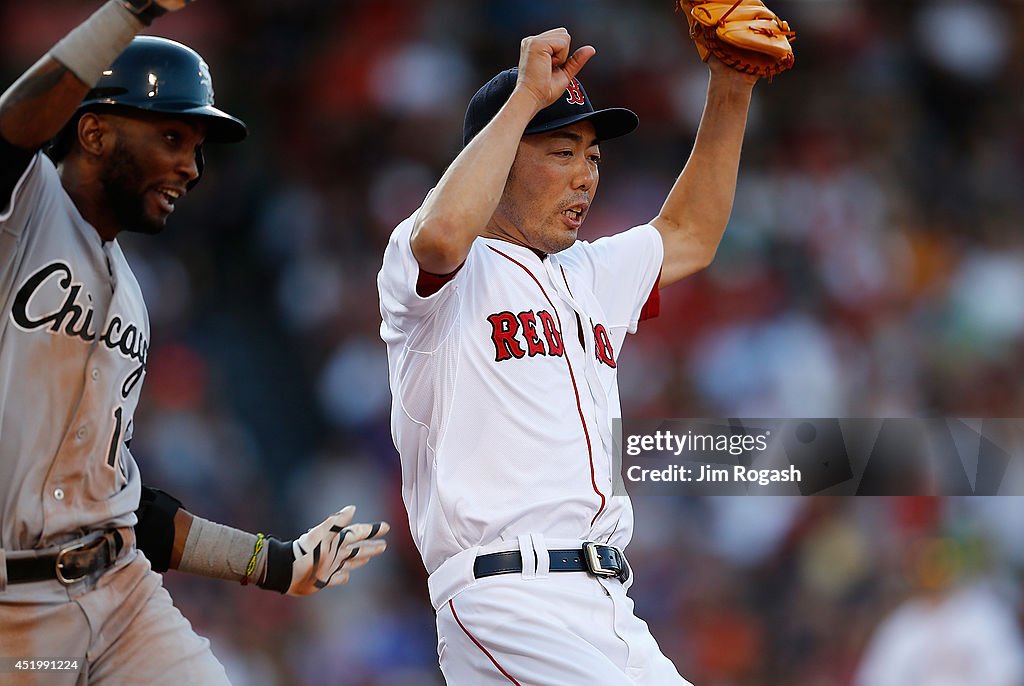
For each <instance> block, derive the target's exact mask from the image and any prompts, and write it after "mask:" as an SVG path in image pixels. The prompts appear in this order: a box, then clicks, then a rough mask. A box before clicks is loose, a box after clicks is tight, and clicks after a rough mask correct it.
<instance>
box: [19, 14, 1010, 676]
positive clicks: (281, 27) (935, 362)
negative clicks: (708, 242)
mask: <svg viewBox="0 0 1024 686" xmlns="http://www.w3.org/2000/svg"><path fill="white" fill-rule="evenodd" d="M98 4H99V2H98V0H97V1H93V0H47V1H46V2H28V1H25V0H17V1H14V0H10V1H7V2H3V3H0V35H2V40H0V75H2V77H3V79H4V83H10V82H12V81H13V80H14V79H15V78H16V77H17V76H18V75H19V74H20V73H21V72H22V71H23V70H24V69H25V68H27V67H28V66H29V65H31V64H32V63H33V62H34V61H35V60H36V59H37V58H38V56H39V55H41V54H42V53H43V52H44V51H45V50H46V49H47V48H48V47H49V46H50V45H51V44H52V43H53V42H55V41H56V40H57V39H58V38H59V37H60V36H61V35H63V34H64V33H65V32H66V31H68V30H69V29H70V28H72V27H73V26H74V25H75V24H76V23H77V22H78V21H80V20H81V19H83V18H85V16H87V15H88V13H89V12H91V11H92V10H93V9H94V8H95V7H97V6H98ZM769 4H770V5H771V6H772V8H773V9H775V10H776V11H777V12H778V13H779V14H780V16H782V17H783V18H785V19H787V20H789V22H790V23H791V25H792V26H793V27H794V28H795V29H796V30H797V33H798V39H797V42H796V44H795V46H794V47H795V49H796V54H797V63H796V67H795V69H794V70H793V71H792V72H790V73H786V74H784V75H782V76H780V77H777V78H776V80H775V82H774V83H771V84H767V83H764V84H760V85H759V86H758V87H757V90H756V91H755V102H754V107H753V111H752V113H751V121H750V125H749V129H748V135H747V143H746V145H745V148H744V159H743V162H742V164H741V169H740V181H739V191H738V194H737V202H736V207H735V211H734V213H733V217H732V221H731V224H730V227H729V230H728V231H727V234H726V237H725V240H724V243H723V245H722V247H721V250H720V251H719V256H718V259H717V260H716V262H715V263H714V265H713V266H712V267H711V268H710V269H709V270H707V271H706V272H705V273H703V274H701V275H698V276H696V277H694V278H692V279H690V280H689V281H688V282H685V283H684V284H681V285H679V286H676V287H674V288H672V289H669V290H667V291H665V292H664V293H663V306H662V315H661V318H660V319H659V320H656V321H655V322H653V323H651V324H649V325H645V326H642V327H641V330H640V334H639V335H638V336H635V337H632V340H630V341H629V344H628V345H627V346H626V348H625V349H624V351H623V352H622V355H621V358H620V371H621V373H620V384H621V389H622V396H623V397H622V402H623V407H624V409H625V413H626V414H627V415H628V416H635V417H702V416H703V417H791V416H792V417H801V416H864V417H874V416H877V417H881V416H891V417H896V416H929V415H930V416H961V417H968V416H973V417H1014V416H1016V417H1021V416H1024V383H1022V378H1024V337H1022V336H1024V233H1022V228H1024V194H1022V192H1021V189H1024V127H1022V126H1021V122H1022V121H1024V3H1020V2H1016V1H1015V0H948V1H947V0H928V1H925V0H901V1H900V2H886V1H883V0H773V1H772V2H770V3H769ZM559 25H565V26H567V27H568V28H569V30H570V32H571V33H572V34H573V36H574V37H575V39H576V42H577V44H582V43H584V42H586V43H592V44H593V45H595V46H596V47H597V49H598V54H597V56H596V57H595V58H594V59H593V60H592V61H591V62H590V64H589V65H588V66H587V67H586V69H585V70H584V72H583V74H582V81H583V83H584V84H585V86H586V88H587V90H588V92H589V94H590V95H591V97H592V98H593V99H594V100H595V102H596V103H597V105H598V106H599V107H600V106H611V105H622V106H627V107H630V108H632V109H634V110H635V111H636V112H637V113H638V114H639V115H640V120H641V126H640V129H639V130H638V131H637V132H636V133H635V134H633V135H631V136H629V137H628V138H625V139H622V140H621V141H614V142H611V143H609V144H608V145H606V146H605V147H604V150H603V153H604V162H603V165H604V166H603V174H602V183H601V188H600V192H599V193H598V195H597V201H596V204H595V206H594V208H593V210H592V212H591V216H590V218H589V220H588V222H587V225H586V226H585V227H584V232H583V233H584V236H585V237H588V238H594V237H597V236H600V235H604V234H608V233H614V232H616V231H619V230H621V229H623V228H626V227H628V226H632V225H634V224H639V223H643V222H644V221H646V220H647V219H649V218H650V217H651V216H653V215H654V213H655V212H656V211H657V209H658V207H659V204H660V200H661V199H662V198H663V197H664V195H665V193H666V192H667V190H668V188H669V186H670V185H671V183H672V181H673V179H674V177H675V175H676V174H677V173H678V171H679V169H680V168H681V165H682V163H683V162H684V161H685V158H686V156H687V154H688V152H689V150H690V147H691V146H692V142H693V134H694V132H695V129H696V124H697V119H698V117H699V115H700V108H701V105H702V103H703V89H704V87H705V84H706V69H705V67H704V66H703V65H701V64H700V62H699V61H698V59H697V57H696V54H695V52H694V50H693V48H692V46H691V45H690V43H689V41H688V40H687V37H686V35H685V31H684V29H683V27H684V26H685V22H684V21H683V20H682V17H680V16H678V15H673V13H672V2H671V1H669V0H657V1H655V0H643V1H635V2H628V3H624V2H613V1H612V0H562V1H560V2H546V1H542V0H494V1H471V0H420V1H418V2H411V1H406V0H372V1H371V0H329V1H327V2H324V1H323V0H317V1H313V0H246V1H242V0H202V2H199V3H197V4H196V5H195V6H194V7H190V8H189V10H188V11H186V12H181V13H178V14H175V15H172V16H168V17H166V18H164V19H162V20H161V21H160V22H159V23H158V24H156V25H155V26H154V31H153V32H154V33H157V34H159V35H165V36H168V37H171V38H175V39H178V40H181V41H183V42H185V43H188V44H189V45H191V46H192V47H195V48H196V49H197V50H199V52H201V53H202V54H203V55H204V56H205V57H206V59H207V61H208V62H209V63H210V65H211V68H212V70H213V75H214V82H215V84H216V87H217V96H218V104H220V105H221V106H222V107H224V108H225V109H227V110H228V111H230V112H232V113H235V114H237V115H238V116H240V117H241V118H242V119H244V120H245V121H246V122H247V123H248V124H249V127H250V131H251V134H250V138H249V140H248V141H247V142H246V143H245V144H243V145H242V146H237V147H233V148H231V149H224V150H217V149H214V148H211V149H208V150H207V169H206V175H205V177H204V179H203V182H202V184H201V185H200V186H199V187H198V189H197V190H196V191H195V192H194V193H193V194H192V195H191V196H190V197H189V198H188V199H187V200H186V201H184V202H182V203H180V204H179V207H178V210H177V211H176V213H175V216H174V217H173V218H172V220H171V222H170V228H169V229H168V230H167V231H166V232H165V233H164V234H163V235H161V236H160V237H158V238H155V239H150V238H137V237H126V238H124V239H123V241H122V244H123V245H124V246H125V249H126V252H128V253H129V260H130V262H131V264H132V265H133V267H134V269H135V271H136V274H137V275H138V277H139V280H140V283H141V284H142V286H143V290H144V292H145V294H146V297H147V301H148V303H149V307H150V317H151V320H152V327H153V341H152V343H153V346H152V349H151V354H150V360H149V373H148V378H147V381H146V385H145V389H144V392H143V400H142V404H141V406H140V411H139V413H138V415H137V417H136V421H137V426H136V427H135V431H134V435H135V438H134V439H133V443H132V450H133V452H134V454H135V456H136V459H137V460H138V462H139V464H140V466H141V468H142V470H143V474H144V475H146V477H147V481H148V482H150V483H152V484H156V485H160V486H162V487H164V488H166V489H167V490H169V491H171V492H172V493H175V494H176V495H178V496H179V497H180V498H181V499H182V500H183V501H184V502H185V504H186V506H188V507H189V508H190V509H191V510H193V511H195V512H196V513H198V514H200V515H204V516H208V517H210V518H213V519H218V520H220V521H226V522H231V523H234V524H236V525H239V526H241V527H244V528H248V529H250V530H259V531H264V532H266V533H272V534H276V535H279V536H283V537H291V536H293V535H296V534H297V533H298V532H300V531H302V530H304V529H305V528H306V527H308V526H311V525H312V524H314V523H316V522H319V521H320V520H321V519H322V518H323V516H324V515H326V514H327V513H328V512H331V511H334V510H336V509H338V508H339V507H340V506H342V505H344V504H347V503H354V504H356V505H358V506H359V508H360V509H359V515H358V516H359V518H360V519H362V520H364V521H366V520H368V519H380V518H387V519H388V520H390V521H391V522H392V524H393V525H394V531H393V533H392V534H391V536H390V539H391V549H390V551H389V553H388V554H387V555H385V556H384V557H383V558H381V559H379V560H377V561H375V562H374V563H373V564H372V565H371V566H370V567H368V568H367V569H365V570H363V571H361V572H359V573H357V574H356V575H355V577H354V578H353V581H352V582H351V583H350V585H349V586H348V587H347V588H345V589H343V590H341V591H340V592H328V593H322V594H319V595H317V596H315V597H314V598H311V599H306V600H294V599H287V598H283V597H278V596H276V595H272V594H269V593H265V592H260V591H254V590H252V589H242V588H236V587H234V586H230V585H226V584H224V583H221V582H213V581H206V580H197V579H192V578H184V577H183V576H181V575H174V574H169V575H167V576H166V577H165V579H166V582H167V584H168V586H169V587H170V588H171V590H172V593H173V595H174V597H175V599H176V602H177V604H178V606H179V607H180V608H181V609H182V611H183V612H184V614H185V615H186V616H187V617H189V618H190V619H191V620H192V622H193V624H194V625H195V626H196V627H197V629H198V630H199V631H200V633H203V634H205V635H208V636H209V637H210V638H211V640H212V642H213V644H214V650H215V652H216V654H217V655H218V656H219V657H220V658H221V659H222V660H223V661H224V662H225V663H226V665H227V667H228V671H229V674H231V675H232V677H233V679H234V680H235V683H237V684H239V685H240V686H242V685H245V684H251V685H253V686H278V685H281V686H283V685H302V686H314V685H316V686H331V685H334V684H337V685H339V686H382V685H388V686H427V685H437V684H440V683H441V679H440V675H439V672H438V670H437V667H436V659H437V656H436V651H435V634H434V628H433V613H432V611H431V609H430V606H429V602H428V601H427V598H426V593H425V574H424V572H423V569H422V565H421V563H420V561H419V557H418V555H417V553H416V551H415V550H414V548H413V546H412V544H411V542H410V540H409V537H408V531H407V525H406V517H405V512H404V509H403V507H402V504H401V497H400V475H399V470H398V458H397V455H396V454H395V451H394V448H393V445H392V443H391V439H390V433H389V417H388V413H389V402H390V394H389V390H388V385H387V361H386V356H385V348H384V345H383V343H382V342H381V341H380V339H379V336H378V327H379V322H380V319H379V312H378V308H377V299H376V288H375V276H376V272H377V270H378V269H379V266H380V261H381V255H382V252H383V249H384V245H385V243H386V240H387V236H388V235H389V233H390V231H391V230H392V228H393V227H394V226H395V225H396V224H397V223H398V222H399V221H401V220H402V219H404V218H405V217H406V216H407V215H408V214H410V213H411V212H412V211H413V210H414V209H415V208H416V207H417V206H418V205H419V203H420V202H421V200H422V199H423V197H424V195H425V194H426V192H427V191H428V190H429V189H430V188H431V186H432V185H433V183H434V182H435V181H436V179H437V178H438V177H439V176H440V174H441V172H442V171H443V169H444V168H445V166H446V165H447V163H448V162H449V161H450V160H451V159H452V158H453V157H454V155H455V154H456V153H457V152H458V149H459V144H460V140H461V128H462V127H461V121H462V113H463V110H464V107H465V104H466V103H467V101H468V99H469V97H470V96H471V95H472V93H473V92H474V91H475V90H476V88H477V87H478V85H479V84H480V83H482V82H483V81H484V80H486V79H487V78H489V77H490V76H491V75H492V74H493V73H494V72H496V71H498V70H499V69H502V68H505V67H507V66H511V65H512V64H513V63H514V62H515V61H516V59H517V54H518V45H519V39H520V38H521V37H522V36H524V35H527V34H530V33H535V32H538V31H541V30H543V29H546V28H550V27H552V26H559ZM1017 457H1018V458H1020V457H1021V456H1020V455H1018V456H1017ZM467 468H471V467H467ZM635 507H636V510H637V522H638V525H637V530H636V535H635V537H634V543H633V544H632V545H631V546H630V549H629V552H630V553H631V560H632V562H633V564H634V566H635V568H636V569H637V570H638V574H637V578H638V580H637V583H636V585H635V586H634V587H633V591H632V595H633V597H634V598H635V600H636V603H637V605H638V614H639V615H640V616H641V617H645V618H647V619H648V621H649V623H650V624H651V625H652V629H653V632H654V635H655V636H656V637H657V638H658V639H659V641H660V642H661V644H662V646H663V648H664V650H665V652H666V653H667V654H668V655H670V656H671V657H673V658H674V659H675V660H676V663H677V665H678V666H679V668H680V671H681V672H682V673H683V674H685V675H686V676H687V677H688V678H689V679H690V680H691V681H693V682H694V683H695V684H698V685H699V686H741V685H742V686H782V685H783V684H785V685H787V686H788V685H792V684H800V685H803V686H831V685H841V684H857V686H888V684H890V683H892V684H912V683H916V684H918V685H919V686H929V685H938V684H943V685H947V684H948V685H950V686H952V685H959V686H1021V684H1024V666H1022V664H1021V662H1022V660H1024V658H1022V655H1024V647H1022V644H1021V638H1020V629H1019V616H1020V609H1021V607H1022V604H1021V598H1020V596H1019V588H1018V587H1019V581H1020V577H1021V572H1022V571H1024V536H1021V535H1020V531H1019V526H1015V523H1019V522H1021V521H1024V518H1022V516H1024V503H1021V502H1020V501H1019V499H1016V498H993V499H971V498H955V499H954V498H948V499H930V498H890V499H878V498H744V497H723V498H696V499H684V498H664V497H660V498H659V497H647V498H638V499H636V501H635ZM907 601H910V602H912V603H916V604H913V605H903V603H905V602H907ZM950 603H951V604H952V605H951V606H950V607H952V608H954V609H949V610H946V611H945V614H943V610H942V608H943V607H945V606H946V604H950ZM956 603H959V605H956ZM901 606H902V609H901V610H898V609H897V608H900V607H901ZM894 612H895V614H893V613H894ZM901 613H902V614H901ZM887 617H889V618H890V619H891V621H890V623H889V624H886V625H885V628H884V630H885V631H887V632H889V633H888V634H885V636H886V637H887V638H886V639H885V640H884V641H882V642H881V643H882V644H883V645H885V646H892V645H902V643H901V641H903V642H905V643H907V646H908V647H907V648H906V650H903V651H902V652H900V651H894V650H889V651H888V654H882V653H884V652H885V651H882V653H877V652H874V649H872V653H871V654H872V657H871V659H869V660H864V659H863V656H864V655H865V652H866V651H868V646H869V645H871V637H872V635H873V634H874V633H875V632H876V630H877V629H878V628H879V627H880V626H881V625H882V623H883V621H885V620H886V618H887ZM944 617H945V619H943V618H944ZM915 619H916V620H918V623H919V624H920V623H921V622H923V623H924V624H927V625H931V626H933V627H935V626H943V625H942V622H943V621H949V622H950V625H951V629H950V630H949V631H942V632H940V634H941V636H942V637H943V638H944V639H945V642H944V643H941V644H940V645H936V643H935V642H928V641H926V643H927V644H928V646H927V648H922V647H921V646H917V647H918V650H917V652H915V651H914V649H913V646H914V645H915V644H914V638H913V637H914V636H916V635H917V634H915V633H914V632H915V631H917V629H915V627H916V626H917V624H915ZM972 622H973V623H972ZM956 627H959V629H960V633H961V634H964V641H963V642H958V641H957V640H956V639H957V636H958V633H957V631H955V630H953V629H954V628H956ZM922 640H923V639H922ZM972 640H973V641H974V642H976V643H977V644H978V645H977V646H975V645H972V643H971V641H972ZM965 646H966V647H965ZM979 646H980V647H979ZM929 649H930V650H931V651H932V652H933V653H934V656H933V658H932V659H930V660H925V659H923V658H922V657H921V656H922V655H925V654H927V652H928V650H929ZM989 653H991V655H990V654H989ZM915 656H917V657H915ZM982 657H984V660H982ZM900 660H902V661H903V666H902V668H901V667H900V664H901V663H900ZM915 660H916V662H915ZM980 662H984V663H985V665H992V664H995V665H997V667H992V668H991V669H990V670H989V671H987V672H985V671H976V670H979V669H986V668H987V667H985V668H983V667H982V666H981V665H980ZM862 663H864V664H863V667H861V666H860V665H861V664H862ZM879 665H883V666H882V667H879ZM915 665H916V666H915ZM901 669H902V671H901ZM859 670H860V671H861V677H859V678H858V677H857V676H856V675H857V674H858V671H859ZM872 670H873V671H872ZM972 670H975V671H972ZM894 674H895V675H901V676H899V677H894V676H893V675H894ZM893 678H896V680H895V681H893V680H892V679H893Z"/></svg>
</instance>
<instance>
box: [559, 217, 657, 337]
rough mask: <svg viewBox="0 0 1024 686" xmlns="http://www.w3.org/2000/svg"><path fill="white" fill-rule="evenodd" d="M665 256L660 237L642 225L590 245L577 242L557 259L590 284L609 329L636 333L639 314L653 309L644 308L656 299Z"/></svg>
mask: <svg viewBox="0 0 1024 686" xmlns="http://www.w3.org/2000/svg"><path fill="white" fill-rule="evenodd" d="M664 254H665V249H664V245H663V244H662V241H661V234H660V233H658V230H657V229H656V228H654V227H653V226H651V225H650V224H644V225H642V226H636V227H634V228H632V229H629V230H628V231H623V232H622V233H619V234H615V235H614V236H607V237H605V238H599V239H598V240H596V241H594V242H593V243H588V242H585V241H580V242H578V243H576V245H574V246H572V247H571V248H569V249H568V250H566V251H564V253H560V254H559V260H560V261H562V262H565V263H566V264H567V265H571V266H572V269H573V271H574V272H575V273H576V275H577V276H578V277H579V278H582V279H583V280H584V281H586V282H587V283H588V284H589V285H590V287H591V288H592V289H593V291H594V293H595V295H596V296H597V298H598V300H599V301H600V303H601V306H602V307H603V308H604V311H605V314H606V315H607V317H608V322H607V324H608V325H609V326H611V327H615V328H625V329H627V330H628V331H629V333H636V328H637V325H638V324H639V323H640V320H641V319H642V318H646V317H643V316H642V313H643V312H644V310H645V309H646V310H647V313H650V310H651V309H652V308H651V307H647V308H645V305H648V302H649V301H650V300H652V299H655V300H656V299H657V297H658V293H657V288H656V287H657V283H658V279H659V277H660V275H661V265H662V260H663V259H664ZM645 314H646V313H645Z"/></svg>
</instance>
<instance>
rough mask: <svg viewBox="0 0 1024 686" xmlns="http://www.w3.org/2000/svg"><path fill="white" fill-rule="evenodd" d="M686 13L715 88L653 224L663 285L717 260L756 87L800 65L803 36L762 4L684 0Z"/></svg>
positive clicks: (681, 0)
mask: <svg viewBox="0 0 1024 686" xmlns="http://www.w3.org/2000/svg"><path fill="white" fill-rule="evenodd" d="M678 8H679V10H681V13H682V14H683V16H684V17H685V18H686V21H687V23H688V25H689V29H690V38H691V39H692V40H693V41H694V44H695V46H696V48H697V53H698V54H699V55H700V57H701V59H702V60H704V61H705V62H707V63H708V68H709V69H710V71H711V81H710V83H709V84H708V93H707V101H706V102H705V104H704V114H703V115H702V117H701V121H700V126H699V127H698V129H697V140H696V142H695V143H694V146H693V152H692V153H691V154H690V159H689V160H688V161H687V163H686V166H685V167H684V168H683V172H682V174H681V175H680V176H679V178H678V179H677V180H676V183H675V185H674V186H673V187H672V190H671V191H670V192H669V195H668V198H666V200H665V204H664V206H663V207H662V208H661V212H659V213H658V216H657V217H655V218H654V219H653V220H652V221H651V224H653V225H654V226H655V227H656V228H657V229H658V231H659V232H660V233H661V235H662V239H663V241H664V244H665V258H664V263H663V268H662V274H661V282H660V283H661V285H662V286H667V285H668V284H670V283H674V282H676V281H678V280H679V279H682V278H683V277H685V276H689V275H690V274H693V273H694V272H697V271H700V270H701V269H703V268H705V267H707V266H708V265H709V264H711V260H712V259H714V257H715V252H716V251H717V250H718V244H719V242H720V241H721V240H722V234H723V233H724V232H725V226H726V224H727V223H728V221H729V214H730V213H731V212H732V203H733V197H734V195H735V193H736V176H737V173H738V170H739V162H740V147H741V146H742V144H743V133H744V130H745V129H746V125H747V110H748V109H749V107H750V97H751V92H752V90H753V87H754V83H756V82H757V79H758V78H760V77H769V78H770V77H772V76H775V75H776V74H780V73H781V72H783V71H785V70H787V69H789V68H791V67H792V66H793V63H794V57H793V50H792V48H791V47H790V45H789V44H790V42H791V41H792V40H793V37H794V36H795V35H796V34H795V33H794V32H793V31H791V30H790V28H789V24H788V23H787V22H785V21H783V20H782V19H780V18H779V17H778V16H777V15H776V14H775V13H774V12H772V11H771V10H770V9H768V8H767V7H765V5H764V3H763V2H761V0H736V2H735V3H729V2H714V1H712V0H678Z"/></svg>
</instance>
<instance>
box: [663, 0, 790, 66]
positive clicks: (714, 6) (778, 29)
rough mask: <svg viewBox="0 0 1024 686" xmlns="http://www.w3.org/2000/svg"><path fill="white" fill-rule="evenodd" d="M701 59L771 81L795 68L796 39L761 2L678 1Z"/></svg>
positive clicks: (783, 22)
mask: <svg viewBox="0 0 1024 686" xmlns="http://www.w3.org/2000/svg"><path fill="white" fill-rule="evenodd" d="M677 6H678V8H679V9H681V10H682V11H683V14H685V15H686V21H687V22H689V24H690V38H692V39H693V42H694V44H695V45H696V46H697V53H698V54H699V55H700V58H701V59H702V60H704V61H705V62H707V60H708V56H709V55H714V56H715V57H717V58H718V59H719V60H721V61H722V62H724V63H725V64H727V65H729V66H730V67H732V68H733V69H735V70H737V71H741V72H744V73H747V74H756V75H757V76H761V77H768V78H771V77H772V76H775V75H776V74H779V73H781V72H784V71H786V70H787V69H789V68H790V67H792V66H793V59H794V58H793V48H792V47H790V45H789V44H790V42H791V41H792V40H793V38H794V37H795V36H796V33H795V32H794V31H791V30H790V28H789V24H788V23H786V22H785V21H783V20H781V19H779V17H778V16H777V15H776V14H775V13H774V12H772V11H771V10H770V9H768V8H767V7H765V6H764V3H763V2H761V0H735V2H733V1H732V0H677Z"/></svg>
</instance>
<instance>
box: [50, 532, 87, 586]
mask: <svg viewBox="0 0 1024 686" xmlns="http://www.w3.org/2000/svg"><path fill="white" fill-rule="evenodd" d="M95 542H96V541H95V540H92V541H79V542H78V543H75V544H74V545H69V546H67V547H66V548H61V549H60V552H59V553H57V560H56V563H55V564H54V571H56V573H57V581H59V582H61V583H62V584H64V585H65V586H70V585H71V584H74V583H77V582H79V581H81V580H82V579H84V578H85V577H87V576H89V572H88V571H86V572H85V573H83V574H82V575H81V576H76V577H74V578H68V577H66V576H64V569H63V567H64V556H65V555H67V554H68V553H73V552H74V551H76V550H82V549H83V548H85V547H86V546H89V545H92V544H93V543H95Z"/></svg>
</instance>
